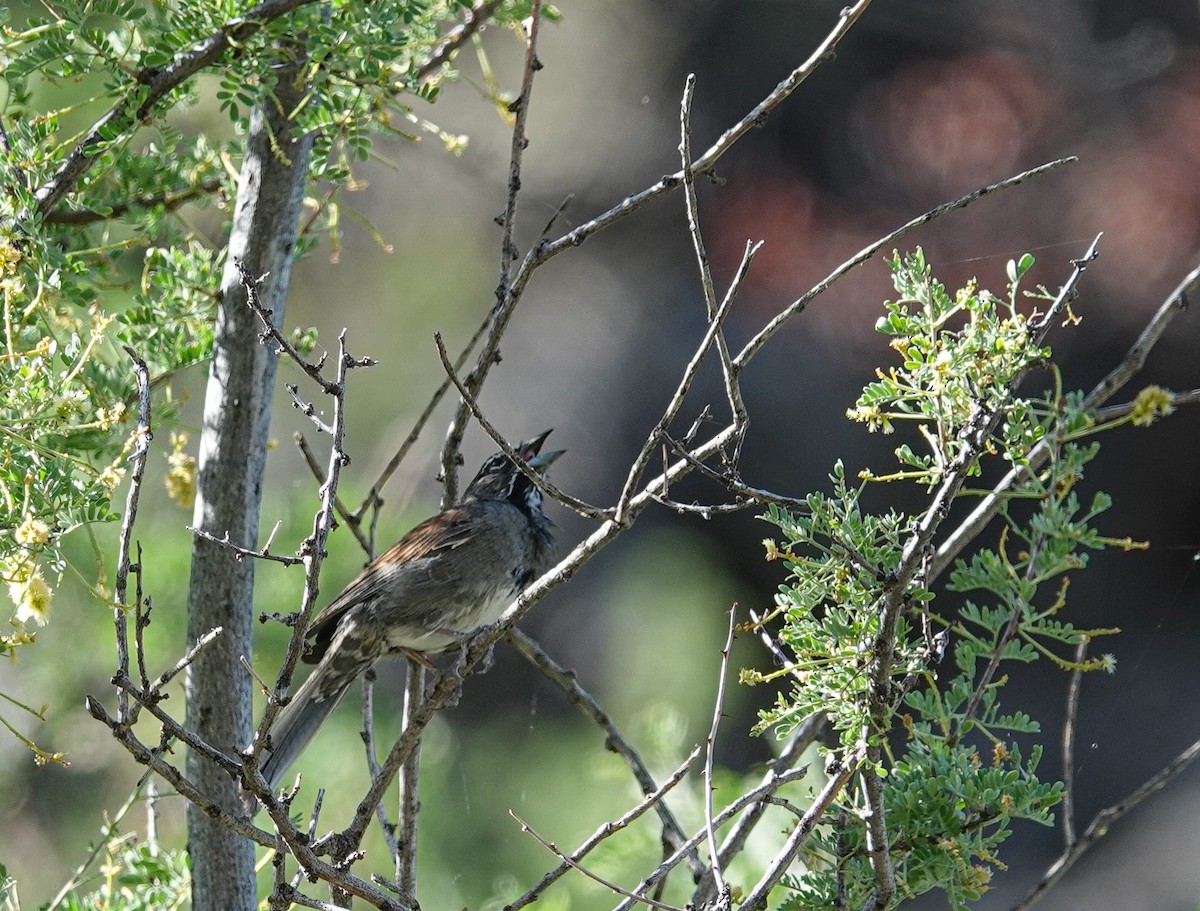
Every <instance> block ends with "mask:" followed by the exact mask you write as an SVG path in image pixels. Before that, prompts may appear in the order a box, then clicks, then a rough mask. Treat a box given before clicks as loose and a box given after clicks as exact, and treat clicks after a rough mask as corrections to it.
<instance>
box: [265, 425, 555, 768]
mask: <svg viewBox="0 0 1200 911" xmlns="http://www.w3.org/2000/svg"><path fill="white" fill-rule="evenodd" d="M549 435H550V431H549V430H547V431H546V432H545V433H542V434H539V435H538V436H536V437H534V438H533V439H532V440H528V441H526V442H523V443H521V444H519V445H518V446H516V447H514V448H515V451H516V453H517V454H518V455H519V456H520V457H521V458H522V459H524V460H525V463H526V464H527V465H528V466H529V467H530V468H532V469H534V471H536V472H538V473H540V474H544V473H545V471H546V469H547V468H549V466H550V463H551V462H553V461H554V460H555V459H557V458H558V457H559V456H560V455H562V451H561V450H560V451H557V452H546V453H543V452H542V451H541V449H542V444H543V443H545V442H546V437H548V436H549ZM552 527H553V523H551V521H550V520H549V519H548V518H546V516H545V514H544V513H543V512H542V492H541V491H540V490H539V489H538V488H537V487H536V486H535V485H534V484H533V483H531V482H530V480H529V478H528V477H526V476H525V475H524V474H523V473H522V472H521V470H520V469H518V468H517V466H516V465H514V464H513V463H512V462H511V461H510V460H509V459H508V457H507V456H505V455H504V453H502V452H497V453H496V454H495V455H493V456H490V457H489V458H488V459H487V461H485V462H484V463H483V467H482V468H480V469H479V473H478V474H477V475H475V478H474V480H472V481H471V483H470V484H469V485H468V486H467V489H466V491H465V492H464V493H463V496H462V499H461V501H460V502H459V503H458V504H457V505H455V506H451V507H449V508H448V509H444V510H442V511H441V512H439V513H438V514H437V515H436V516H433V517H432V518H430V519H426V520H425V521H424V522H422V523H421V524H420V525H418V526H417V527H416V528H414V529H413V530H412V531H410V532H409V533H408V534H406V535H405V536H404V537H403V538H401V539H400V540H399V541H398V542H397V543H396V544H395V545H394V546H393V547H392V548H391V549H390V550H389V551H387V553H385V554H383V555H382V556H380V557H378V558H377V559H376V560H374V561H372V562H371V563H370V564H369V565H368V566H367V567H366V569H364V570H363V571H362V572H361V573H359V575H358V577H357V578H356V579H354V581H352V582H351V583H350V584H349V585H347V586H346V587H345V589H343V590H342V592H341V594H339V595H338V596H337V597H336V598H335V599H334V600H333V601H332V602H331V603H330V604H329V605H328V606H327V607H326V608H325V609H324V610H322V611H321V612H320V613H319V614H318V615H317V616H316V618H315V619H314V620H313V623H312V626H311V627H310V628H309V630H308V636H309V642H307V643H306V647H305V653H304V656H303V660H305V661H307V662H309V663H314V662H315V663H316V665H317V666H316V668H315V669H314V670H313V672H312V673H311V674H309V676H308V679H306V680H305V681H304V683H303V685H302V686H301V687H300V689H298V690H296V692H295V693H293V694H292V697H291V700H290V701H289V702H288V704H287V706H286V707H285V708H284V710H283V711H282V712H281V713H280V714H279V717H278V718H277V719H276V720H275V723H274V724H273V725H272V726H271V731H270V744H269V746H270V750H269V751H267V752H264V756H265V757H266V758H265V759H264V761H263V763H262V766H261V770H262V773H263V777H264V778H266V780H267V783H268V784H269V785H270V786H271V788H272V789H274V788H275V786H276V785H277V784H278V783H279V781H280V779H281V778H282V777H283V773H284V772H285V771H286V770H287V768H288V766H290V765H291V764H292V762H293V761H294V760H295V759H296V757H297V756H299V755H300V753H301V752H302V751H303V750H304V748H305V747H306V746H307V745H308V742H309V741H310V740H312V738H313V736H314V735H315V734H316V732H317V730H318V728H320V726H321V724H322V723H323V722H324V721H325V719H326V718H327V717H329V713H330V712H332V711H333V709H334V708H335V707H336V706H337V704H338V702H340V701H341V699H342V697H343V696H344V695H346V691H347V690H348V689H349V688H350V684H351V683H353V682H354V681H355V679H357V678H358V676H359V675H361V674H362V673H363V672H364V671H366V670H367V669H368V668H370V667H371V665H373V664H374V663H375V661H376V660H377V659H379V658H381V657H383V656H384V655H390V654H395V653H397V652H406V651H407V652H417V653H422V652H429V653H433V652H440V651H442V650H444V649H447V648H449V647H451V646H454V645H458V644H460V643H461V642H462V641H463V640H464V639H465V638H466V637H467V636H468V635H469V634H470V633H472V632H474V631H475V630H477V629H479V628H480V627H483V626H486V625H488V624H490V623H494V622H496V621H497V620H498V619H499V618H500V616H501V614H502V613H503V612H504V609H505V607H507V606H508V605H509V604H510V603H512V601H513V599H514V598H516V597H517V595H519V594H520V593H521V592H522V591H523V590H524V589H525V587H526V586H527V585H529V583H530V582H532V581H533V580H534V579H536V578H537V577H538V576H540V575H541V574H542V573H543V572H545V571H546V570H547V569H549V568H550V566H551V563H552V558H553V556H554V536H553V535H552V534H551V531H550V530H551V528H552Z"/></svg>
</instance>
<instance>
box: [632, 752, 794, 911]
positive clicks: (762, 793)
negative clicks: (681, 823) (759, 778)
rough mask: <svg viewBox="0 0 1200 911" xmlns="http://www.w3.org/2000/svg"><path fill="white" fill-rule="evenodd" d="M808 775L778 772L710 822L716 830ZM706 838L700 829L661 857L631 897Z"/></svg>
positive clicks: (645, 887)
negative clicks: (767, 781) (750, 807)
mask: <svg viewBox="0 0 1200 911" xmlns="http://www.w3.org/2000/svg"><path fill="white" fill-rule="evenodd" d="M807 774H808V769H807V768H804V769H793V770H791V771H789V772H782V773H780V774H779V776H778V777H776V778H774V779H773V780H772V781H771V782H770V783H768V784H762V785H759V786H758V787H756V788H753V789H752V790H749V791H747V792H746V793H745V794H742V795H741V796H740V797H738V799H737V800H735V801H734V802H733V803H731V804H730V805H729V806H727V807H726V808H725V809H724V810H722V811H721V812H720V813H718V814H717V818H716V819H715V820H713V822H714V824H715V825H716V826H717V827H718V828H719V827H721V826H723V825H724V824H725V823H727V822H729V820H731V819H732V818H733V817H734V816H736V815H737V814H738V813H740V812H742V811H743V810H744V809H746V807H749V806H752V805H753V804H757V803H760V802H762V801H763V800H766V799H767V797H769V796H770V795H772V794H774V793H775V792H776V791H777V790H779V789H780V788H781V787H783V786H784V785H786V784H790V783H792V782H794V781H800V780H801V779H803V778H804V776H805V775H807ZM705 838H707V832H706V827H705V826H701V827H700V830H699V831H698V832H696V833H695V834H694V835H692V837H691V838H689V839H688V840H687V841H686V842H685V843H684V844H683V845H682V846H681V847H680V848H679V849H678V850H676V851H675V853H674V854H671V855H670V856H669V857H666V858H664V859H663V861H662V863H660V864H659V865H658V866H657V867H655V868H654V869H653V870H652V871H650V873H649V874H648V875H647V876H646V877H645V879H643V880H642V881H641V882H640V883H639V884H638V886H637V888H636V889H634V890H633V893H634V895H637V896H642V895H644V894H646V892H647V891H649V890H650V889H652V888H653V887H654V886H655V885H656V884H657V883H660V882H662V881H663V878H664V877H665V876H666V875H667V874H668V873H670V872H671V871H672V870H673V869H675V867H677V866H679V864H680V862H681V861H682V860H683V858H684V857H685V856H686V854H687V852H688V851H694V850H695V849H696V846H697V845H699V844H700V842H702V841H704V839H705ZM634 904H635V900H634V899H626V900H625V901H623V902H621V903H620V904H619V905H617V907H616V909H615V911H629V909H630V908H631V907H633V905H634Z"/></svg>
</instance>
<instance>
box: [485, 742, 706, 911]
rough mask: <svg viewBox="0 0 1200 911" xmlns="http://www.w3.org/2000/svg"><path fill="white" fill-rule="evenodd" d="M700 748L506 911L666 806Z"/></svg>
mask: <svg viewBox="0 0 1200 911" xmlns="http://www.w3.org/2000/svg"><path fill="white" fill-rule="evenodd" d="M700 749H701V748H700V747H696V748H695V749H694V750H692V752H691V753H690V754H689V755H688V757H687V758H686V759H685V760H684V761H683V762H682V763H681V764H680V765H679V767H678V768H677V769H676V770H675V772H674V773H673V774H672V775H671V776H670V777H669V778H667V780H666V781H664V782H663V783H662V784H661V785H660V786H659V787H658V789H657V790H655V791H652V792H651V793H649V794H646V795H645V796H644V797H643V798H642V800H641V802H640V803H638V805H637V806H635V807H633V808H632V809H631V810H629V811H628V812H627V813H625V814H624V815H622V816H621V817H620V818H618V819H615V820H613V821H612V822H606V823H605V824H604V825H602V826H601V827H600V828H599V829H597V830H596V831H595V832H594V833H592V835H591V837H589V838H588V839H587V840H586V841H584V843H583V844H581V845H580V846H579V847H578V848H576V849H575V850H574V851H573V852H571V856H570V857H569V858H567V859H564V860H563V862H562V863H561V864H559V865H558V866H557V867H555V868H554V869H553V870H551V871H550V872H549V873H547V874H546V875H545V876H543V877H542V878H541V879H540V880H538V882H537V883H536V884H534V885H533V886H532V887H530V889H529V890H528V891H527V892H525V894H524V895H522V896H521V897H520V898H518V899H517V900H516V901H514V902H512V903H511V904H508V905H505V906H504V911H518V909H520V908H524V907H525V906H526V905H529V904H532V903H533V902H534V901H536V900H537V899H538V897H539V896H540V895H541V894H542V893H543V892H545V891H546V889H547V888H549V887H550V886H551V885H553V884H554V883H555V882H557V881H558V879H559V878H561V877H562V875H563V874H564V873H566V872H567V871H568V870H570V869H572V868H574V867H577V866H578V864H579V861H581V860H583V858H584V857H586V856H587V855H588V854H589V853H590V852H591V851H592V849H593V848H595V847H596V846H597V845H598V844H600V843H601V842H602V841H604V840H606V839H608V838H610V837H611V836H612V835H614V834H616V833H617V832H619V831H620V830H621V829H624V828H625V827H626V826H628V825H629V824H630V823H632V822H633V821H634V820H636V819H637V818H638V817H640V816H642V814H644V813H645V812H646V811H647V810H649V809H650V808H651V807H661V806H663V798H664V797H665V796H666V795H667V793H668V792H669V791H670V790H671V789H672V788H674V787H675V786H676V785H677V784H679V782H681V781H682V780H683V778H684V776H685V775H687V773H688V770H689V769H690V768H691V767H692V765H693V764H694V763H695V762H696V760H697V759H698V758H699V756H700ZM685 841H686V839H684V838H680V842H679V843H680V844H681V845H682V844H683V843H684V842H685ZM692 854H693V855H694V854H695V852H694V851H693V852H692Z"/></svg>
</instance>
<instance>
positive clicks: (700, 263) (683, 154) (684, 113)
mask: <svg viewBox="0 0 1200 911" xmlns="http://www.w3.org/2000/svg"><path fill="white" fill-rule="evenodd" d="M695 91H696V76H695V74H688V77H687V81H686V83H685V84H684V88H683V100H682V102H681V103H680V106H679V135H680V139H679V155H680V159H681V164H682V170H681V173H682V174H683V197H684V202H685V205H686V207H687V224H688V234H690V235H691V238H692V249H693V250H694V251H695V253H696V266H697V268H698V269H699V271H700V286H701V288H703V290H704V304H705V307H706V309H707V311H708V318H709V319H710V320H711V319H713V318H715V317H716V315H717V292H716V288H715V287H714V286H713V277H712V268H711V267H710V266H709V262H708V251H707V250H706V249H705V248H704V236H703V234H702V233H701V231H700V204H699V202H698V201H697V199H696V175H695V174H694V173H693V171H692V97H693V95H694V94H695ZM716 347H717V358H718V360H719V361H720V363H721V375H722V377H723V378H724V380H725V395H726V398H727V399H728V401H729V410H730V413H731V414H732V415H733V424H734V426H735V427H738V428H740V432H741V434H743V435H744V434H745V432H746V428H747V426H748V425H749V423H750V419H749V416H748V415H747V413H746V404H745V402H743V401H742V390H741V387H740V385H739V383H738V370H739V368H737V367H735V366H734V364H733V361H732V359H731V358H730V355H729V344H728V343H727V342H726V340H725V333H724V332H718V333H717V335H716ZM740 449H741V439H740V438H739V440H738V442H737V443H736V444H735V445H734V455H733V458H732V462H733V464H735V465H736V464H737V461H738V459H737V456H738V452H739V450H740Z"/></svg>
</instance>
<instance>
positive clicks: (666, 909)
mask: <svg viewBox="0 0 1200 911" xmlns="http://www.w3.org/2000/svg"><path fill="white" fill-rule="evenodd" d="M508 815H509V816H511V817H512V818H513V819H515V820H516V821H517V823H518V824H519V825H520V826H521V831H522V832H527V833H528V834H529V835H532V836H533V838H534V840H536V841H537V842H538V843H539V844H540V845H541V846H542V847H543V848H545V849H546V850H547V851H549V852H550V853H552V854H554V856H556V857H557V858H558V859H559V860H561V861H562V862H563V863H565V864H567V865H569V866H571V867H573V868H574V869H576V870H578V871H579V872H580V873H582V874H583V875H584V876H586V877H587V878H588V879H593V880H595V881H596V882H598V883H600V885H602V886H604V887H605V888H606V889H609V890H611V891H613V892H615V893H616V894H617V895H624V896H625V897H626V898H629V899H632V900H633V901H636V902H641V903H642V904H644V905H648V906H650V907H651V908H661V909H663V911H682V909H681V908H676V907H675V906H674V905H666V904H663V903H662V902H660V901H655V900H654V899H652V898H646V897H645V896H641V895H634V894H633V893H632V892H629V891H627V890H625V889H622V888H621V887H620V886H618V885H617V884H616V883H614V882H612V881H611V880H607V879H605V878H604V877H603V876H600V875H598V874H596V873H593V872H592V871H591V870H589V869H588V868H587V867H585V866H583V865H581V864H579V863H577V862H576V861H575V860H573V859H572V858H570V857H568V856H567V855H566V854H564V853H563V852H562V851H560V850H559V849H558V847H557V846H556V845H555V844H554V842H551V841H547V840H546V839H544V838H542V836H540V835H539V834H538V833H537V831H536V830H535V829H534V828H533V826H531V825H530V824H529V823H527V822H526V821H525V820H523V819H522V818H521V817H520V816H518V815H517V814H516V813H514V812H513V811H512V810H509V811H508Z"/></svg>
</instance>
